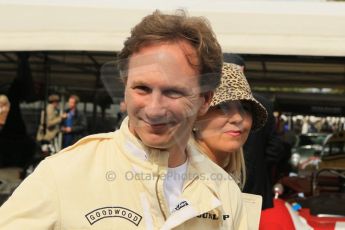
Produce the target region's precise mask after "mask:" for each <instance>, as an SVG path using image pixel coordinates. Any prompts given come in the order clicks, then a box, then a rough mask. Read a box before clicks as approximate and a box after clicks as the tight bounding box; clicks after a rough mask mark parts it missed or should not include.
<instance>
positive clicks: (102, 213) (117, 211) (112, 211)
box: [85, 207, 142, 226]
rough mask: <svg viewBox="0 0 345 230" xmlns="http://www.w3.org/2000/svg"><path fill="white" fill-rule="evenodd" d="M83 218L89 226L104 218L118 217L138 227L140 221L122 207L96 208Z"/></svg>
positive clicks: (137, 215) (139, 218)
mask: <svg viewBox="0 0 345 230" xmlns="http://www.w3.org/2000/svg"><path fill="white" fill-rule="evenodd" d="M85 217H86V219H87V220H88V221H89V223H90V225H93V224H94V223H96V222H97V221H99V220H101V219H104V218H110V217H118V218H124V219H126V220H128V221H130V222H132V223H133V224H135V225H136V226H138V225H139V223H140V221H141V219H142V217H141V216H140V215H139V214H138V213H136V212H134V211H132V210H130V209H128V208H123V207H103V208H98V209H95V210H93V211H91V212H89V213H88V214H86V215H85Z"/></svg>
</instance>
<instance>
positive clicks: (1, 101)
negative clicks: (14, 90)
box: [0, 94, 11, 132]
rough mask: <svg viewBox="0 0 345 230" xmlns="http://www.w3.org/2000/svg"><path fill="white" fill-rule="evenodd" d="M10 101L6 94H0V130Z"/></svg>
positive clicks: (4, 121)
mask: <svg viewBox="0 0 345 230" xmlns="http://www.w3.org/2000/svg"><path fill="white" fill-rule="evenodd" d="M10 107H11V103H10V101H9V100H8V97H7V96H6V95H3V94H0V132H1V130H2V128H3V127H4V125H5V123H6V119H7V115H8V112H9V111H10Z"/></svg>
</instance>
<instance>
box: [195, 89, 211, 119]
mask: <svg viewBox="0 0 345 230" xmlns="http://www.w3.org/2000/svg"><path fill="white" fill-rule="evenodd" d="M201 97H203V99H204V100H203V103H202V105H201V107H200V109H199V112H198V116H203V115H205V114H206V112H207V110H208V109H209V108H210V104H211V101H212V98H213V92H212V91H208V92H206V93H202V94H201Z"/></svg>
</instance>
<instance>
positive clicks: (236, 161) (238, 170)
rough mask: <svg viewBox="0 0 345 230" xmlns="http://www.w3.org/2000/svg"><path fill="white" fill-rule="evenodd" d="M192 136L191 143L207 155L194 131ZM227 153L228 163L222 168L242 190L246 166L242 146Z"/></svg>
mask: <svg viewBox="0 0 345 230" xmlns="http://www.w3.org/2000/svg"><path fill="white" fill-rule="evenodd" d="M193 137H194V141H193V142H192V143H194V144H195V145H196V147H197V149H198V150H199V151H200V152H201V153H203V154H204V155H207V154H206V149H205V148H204V147H203V146H202V145H201V144H200V139H199V138H198V135H197V134H196V133H193ZM229 155H230V159H229V163H228V164H227V165H226V166H225V167H224V168H223V169H224V170H225V171H226V172H227V173H229V174H230V175H231V176H232V178H233V179H234V180H235V181H236V183H237V184H238V186H239V187H240V188H241V190H242V189H243V187H244V184H245V182H246V166H245V161H244V155H243V148H242V147H241V148H240V149H239V150H237V151H235V152H233V153H229Z"/></svg>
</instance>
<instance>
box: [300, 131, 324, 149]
mask: <svg viewBox="0 0 345 230" xmlns="http://www.w3.org/2000/svg"><path fill="white" fill-rule="evenodd" d="M326 136H327V135H326V134H317V135H300V136H299V142H298V146H304V145H323V142H324V140H325V138H326Z"/></svg>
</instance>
